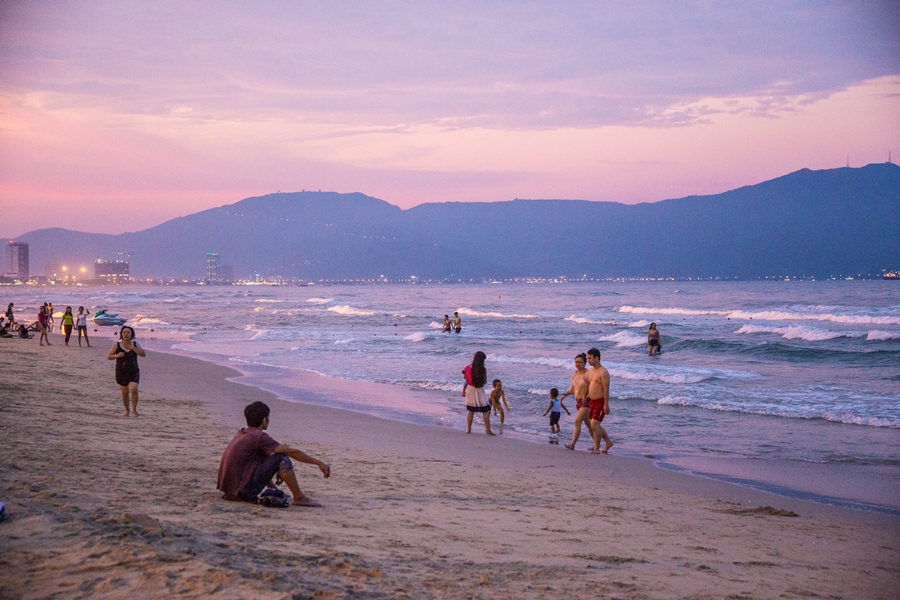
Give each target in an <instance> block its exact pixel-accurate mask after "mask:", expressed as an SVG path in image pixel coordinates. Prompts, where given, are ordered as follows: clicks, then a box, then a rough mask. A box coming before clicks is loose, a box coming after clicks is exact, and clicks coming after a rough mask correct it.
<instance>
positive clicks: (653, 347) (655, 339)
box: [647, 323, 662, 356]
mask: <svg viewBox="0 0 900 600" xmlns="http://www.w3.org/2000/svg"><path fill="white" fill-rule="evenodd" d="M661 342H662V340H661V339H660V337H659V329H657V328H656V323H650V329H648V330H647V347H648V348H649V349H650V356H656V354H657V353H658V352H659V350H660V348H661V347H662V343H661Z"/></svg>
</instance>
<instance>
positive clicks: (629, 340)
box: [598, 331, 647, 348]
mask: <svg viewBox="0 0 900 600" xmlns="http://www.w3.org/2000/svg"><path fill="white" fill-rule="evenodd" d="M598 339H599V340H600V341H601V342H615V344H616V346H617V347H619V348H630V347H632V346H643V345H646V344H647V338H645V337H641V336H637V335H635V334H633V333H631V332H628V331H620V332H618V333H613V334H611V335H604V336H602V337H600V338H598Z"/></svg>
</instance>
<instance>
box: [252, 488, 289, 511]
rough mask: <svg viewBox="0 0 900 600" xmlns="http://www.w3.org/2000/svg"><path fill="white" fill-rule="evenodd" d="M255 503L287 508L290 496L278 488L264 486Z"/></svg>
mask: <svg viewBox="0 0 900 600" xmlns="http://www.w3.org/2000/svg"><path fill="white" fill-rule="evenodd" d="M256 503H257V504H260V505H262V506H268V507H269V508H287V507H288V506H290V505H291V497H290V496H288V495H287V494H285V493H284V492H282V491H281V490H279V489H278V488H266V489H264V490H263V492H262V493H261V494H260V495H259V498H257V499H256Z"/></svg>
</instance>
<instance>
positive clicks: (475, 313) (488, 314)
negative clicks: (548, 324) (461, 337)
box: [456, 308, 541, 319]
mask: <svg viewBox="0 0 900 600" xmlns="http://www.w3.org/2000/svg"><path fill="white" fill-rule="evenodd" d="M456 312H458V313H459V314H461V315H467V316H470V317H494V318H495V319H540V318H541V317H540V316H539V315H516V314H513V315H506V314H503V313H498V312H478V311H477V310H472V309H471V308H460V309H458V310H457V311H456Z"/></svg>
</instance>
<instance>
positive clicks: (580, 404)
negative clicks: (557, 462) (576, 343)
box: [560, 352, 594, 450]
mask: <svg viewBox="0 0 900 600" xmlns="http://www.w3.org/2000/svg"><path fill="white" fill-rule="evenodd" d="M586 364H587V355H586V354H585V353H584V352H582V353H581V354H579V355H578V356H576V357H575V372H573V373H572V385H570V386H569V389H568V391H567V392H566V393H565V394H563V395H562V398H560V400H563V399H565V397H566V396H574V397H575V409H576V410H577V411H578V413H577V414H576V415H575V429H574V430H573V431H572V442H571V443H569V444H566V445H565V446H566V448H568V449H569V450H574V449H575V443H576V442H577V441H578V438H579V437H580V436H581V425H582V423H583V424H584V425H586V426H587V428H588V432H589V433H590V434H591V438H593V437H594V428H593V427H592V426H591V418H590V415H591V411H590V408H589V407H588V380H587V373H588V372H587V368H586V367H585V365H586Z"/></svg>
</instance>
